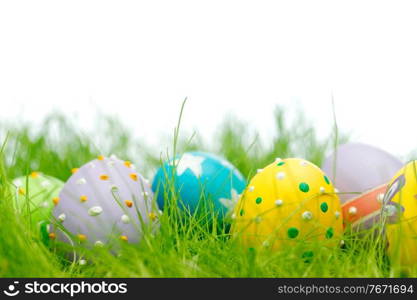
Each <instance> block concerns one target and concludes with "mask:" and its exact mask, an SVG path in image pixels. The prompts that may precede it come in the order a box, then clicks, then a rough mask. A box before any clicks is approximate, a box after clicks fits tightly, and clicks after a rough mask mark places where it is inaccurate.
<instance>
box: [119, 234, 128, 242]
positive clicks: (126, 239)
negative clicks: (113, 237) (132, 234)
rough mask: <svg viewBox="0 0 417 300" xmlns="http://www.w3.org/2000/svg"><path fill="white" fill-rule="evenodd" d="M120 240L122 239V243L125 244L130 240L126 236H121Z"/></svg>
mask: <svg viewBox="0 0 417 300" xmlns="http://www.w3.org/2000/svg"><path fill="white" fill-rule="evenodd" d="M120 239H121V240H122V241H124V242H127V241H128V238H127V236H125V235H121V236H120Z"/></svg>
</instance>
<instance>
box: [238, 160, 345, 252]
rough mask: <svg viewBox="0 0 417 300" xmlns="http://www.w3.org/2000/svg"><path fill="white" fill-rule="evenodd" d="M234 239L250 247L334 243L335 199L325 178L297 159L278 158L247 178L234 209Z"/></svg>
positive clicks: (337, 230)
mask: <svg viewBox="0 0 417 300" xmlns="http://www.w3.org/2000/svg"><path fill="white" fill-rule="evenodd" d="M234 216H235V224H234V225H233V229H232V231H233V233H234V235H236V236H238V237H240V238H241V240H242V242H243V243H244V244H245V245H247V246H250V247H256V246H260V245H263V246H268V247H271V248H272V249H280V248H281V246H283V245H287V246H288V245H293V244H294V243H299V242H309V241H311V242H317V241H324V243H325V244H330V245H336V244H338V241H337V240H338V238H337V237H338V236H340V234H341V233H342V216H341V207H340V202H339V198H338V197H337V195H336V194H335V191H334V187H333V185H332V183H331V181H330V180H329V178H328V177H327V176H326V175H325V174H324V173H323V171H321V170H320V168H318V167H317V166H315V165H314V164H312V163H310V162H308V161H306V160H303V159H298V158H289V159H284V160H281V159H277V160H276V161H275V162H274V163H272V164H270V165H268V166H267V167H265V168H264V169H262V170H258V173H257V174H256V175H255V176H254V177H253V178H252V180H251V181H250V183H249V185H248V186H247V188H246V189H245V191H244V193H243V195H242V198H241V199H240V201H239V204H238V205H237V206H236V209H235V213H234Z"/></svg>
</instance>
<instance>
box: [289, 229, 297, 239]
mask: <svg viewBox="0 0 417 300" xmlns="http://www.w3.org/2000/svg"><path fill="white" fill-rule="evenodd" d="M298 233H299V231H298V229H297V228H295V227H291V228H288V232H287V234H288V237H289V238H290V239H295V238H296V237H297V236H298Z"/></svg>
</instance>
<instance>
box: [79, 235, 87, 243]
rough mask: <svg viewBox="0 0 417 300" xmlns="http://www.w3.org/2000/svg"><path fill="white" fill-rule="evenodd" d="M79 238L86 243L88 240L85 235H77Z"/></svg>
mask: <svg viewBox="0 0 417 300" xmlns="http://www.w3.org/2000/svg"><path fill="white" fill-rule="evenodd" d="M77 237H78V239H79V240H80V242H84V241H85V240H87V236H86V235H85V234H81V233H80V234H77Z"/></svg>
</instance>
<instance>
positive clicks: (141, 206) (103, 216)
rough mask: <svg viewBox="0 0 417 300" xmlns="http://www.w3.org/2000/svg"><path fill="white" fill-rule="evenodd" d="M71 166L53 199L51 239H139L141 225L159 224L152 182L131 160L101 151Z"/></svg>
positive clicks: (89, 242)
mask: <svg viewBox="0 0 417 300" xmlns="http://www.w3.org/2000/svg"><path fill="white" fill-rule="evenodd" d="M72 172H73V175H72V176H71V177H70V178H69V180H68V181H67V182H66V183H65V185H64V187H63V189H62V191H61V192H60V194H59V198H57V201H56V203H55V208H54V213H53V214H54V217H55V225H54V226H53V227H52V229H51V231H50V233H49V237H50V239H57V240H60V241H63V242H69V243H70V244H72V245H79V244H83V245H95V246H103V245H107V244H113V243H114V242H116V241H119V242H120V241H122V242H132V243H135V242H138V241H139V240H140V238H141V236H142V234H143V229H144V227H143V226H150V228H152V226H156V227H157V226H158V209H157V206H156V204H155V203H154V202H153V194H152V191H151V188H150V186H149V183H148V181H147V180H146V179H144V178H143V177H142V176H141V175H140V174H139V173H137V171H136V170H135V167H134V165H133V164H131V163H130V162H128V161H122V160H119V159H118V158H116V157H115V156H112V157H110V158H106V157H104V156H99V157H98V158H97V159H95V160H93V161H91V162H89V163H87V164H85V165H84V166H82V167H81V168H80V169H73V170H72Z"/></svg>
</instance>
